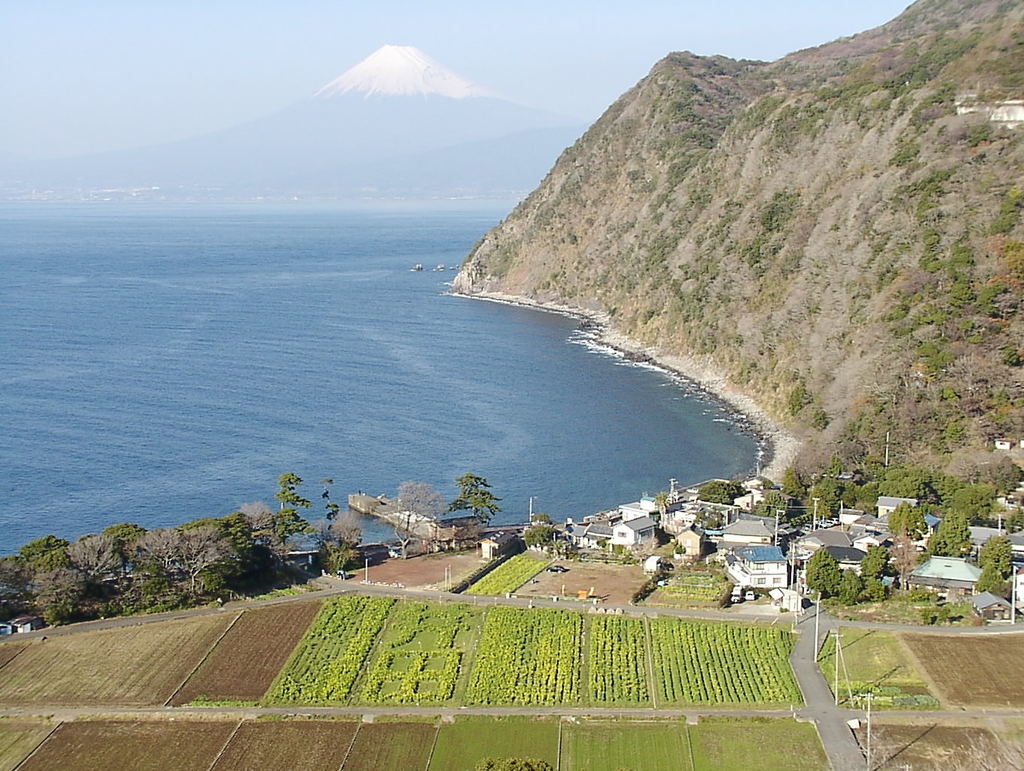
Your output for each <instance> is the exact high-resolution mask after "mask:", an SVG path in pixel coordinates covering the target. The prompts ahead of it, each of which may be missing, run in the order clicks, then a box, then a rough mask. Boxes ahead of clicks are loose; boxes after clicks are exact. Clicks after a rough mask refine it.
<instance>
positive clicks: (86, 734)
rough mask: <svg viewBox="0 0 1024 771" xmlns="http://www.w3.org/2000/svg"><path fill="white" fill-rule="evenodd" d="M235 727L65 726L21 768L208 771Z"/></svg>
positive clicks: (181, 723) (167, 723) (162, 724)
mask: <svg viewBox="0 0 1024 771" xmlns="http://www.w3.org/2000/svg"><path fill="white" fill-rule="evenodd" d="M235 725H236V723H228V722H199V721H175V722H171V721H152V722H122V721H95V722H90V721H83V722H75V723H63V724H62V725H61V726H60V727H59V728H57V730H56V731H54V732H53V735H52V736H50V738H49V739H47V740H46V741H45V742H43V744H42V746H41V747H40V748H39V749H38V750H36V752H35V754H34V755H32V756H31V757H30V758H29V759H28V760H27V761H26V762H25V763H24V764H23V765H22V766H21V767H20V768H21V770H22V771H53V769H72V768H82V769H89V771H125V769H132V771H179V769H180V771H193V770H194V769H198V768H209V767H210V764H211V763H213V759H214V758H215V757H217V753H218V752H220V751H221V748H222V747H223V746H224V743H225V742H226V741H227V740H228V737H229V736H231V732H232V731H234V730H235Z"/></svg>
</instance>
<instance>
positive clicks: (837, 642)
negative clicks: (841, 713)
mask: <svg viewBox="0 0 1024 771" xmlns="http://www.w3.org/2000/svg"><path fill="white" fill-rule="evenodd" d="M832 655H833V656H835V657H836V687H835V689H834V690H835V696H836V706H837V707H838V706H839V630H838V629H837V630H836V649H835V650H834V651H833V652H832Z"/></svg>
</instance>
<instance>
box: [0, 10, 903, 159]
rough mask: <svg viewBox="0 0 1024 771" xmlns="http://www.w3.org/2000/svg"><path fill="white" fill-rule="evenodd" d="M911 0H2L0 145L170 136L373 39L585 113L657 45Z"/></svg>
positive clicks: (214, 119) (331, 69) (284, 99)
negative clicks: (417, 51)
mask: <svg viewBox="0 0 1024 771" xmlns="http://www.w3.org/2000/svg"><path fill="white" fill-rule="evenodd" d="M908 3H909V0H859V1H858V2H844V1H841V0H728V2H709V0H674V1H671V0H515V1H514V2H511V1H508V0H506V1H505V2H494V1H493V0H408V1H405V0H375V1H374V0H362V1H361V2H350V0H331V1H328V0H292V1H291V2H284V0H277V1H276V2H265V1H263V0H124V1H119V0H92V1H91V2H82V1H81V0H71V1H67V2H60V1H58V0H32V1H31V2H16V0H6V1H5V2H3V3H0V105H2V107H0V157H2V156H3V155H5V154H7V155H10V154H14V155H19V156H23V157H56V156H62V155H76V154H81V153H87V152H95V151H101V150H107V149H114V148H121V147H129V146H139V145H146V144H153V143H158V142H164V141H168V140H174V139H180V138H184V137H187V136H192V135H195V134H199V133H205V132H208V131H212V130H216V129H219V128H223V127H226V126H229V125H232V124H235V123H239V122H241V121H244V120H247V119H251V118H256V117H259V116H262V115H265V114H267V113H270V112H273V111H275V110H277V109H279V108H281V107H283V106H285V105H287V104H290V103H292V102H295V101H298V100H300V99H304V98H307V97H308V96H309V95H310V94H312V92H313V91H315V90H316V89H317V88H318V87H319V86H321V85H323V84H324V83H325V82H327V81H329V80H331V79H333V78H334V77H336V76H337V75H339V74H341V73H342V72H343V71H344V70H346V69H348V68H349V67H351V66H352V65H353V64H355V63H356V62H358V61H359V60H360V59H362V58H363V57H365V56H367V55H368V54H370V53H372V52H373V51H374V50H376V49H377V48H378V47H379V46H381V45H384V44H385V43H396V44H400V45H414V46H417V47H418V48H421V49H423V50H424V51H426V52H427V53H428V54H430V55H431V56H433V57H434V58H435V59H437V60H439V61H440V62H441V63H443V64H445V65H447V66H448V67H450V68H451V69H453V70H455V71H456V72H458V73H459V74H461V75H463V76H464V77H466V78H469V79H470V80H473V81H476V82H477V83H480V84H482V85H484V86H487V87H490V88H492V89H494V90H496V91H498V92H500V93H502V94H504V95H505V96H507V97H509V98H511V99H514V100H516V101H518V102H522V103H524V104H528V105H531V106H535V107H543V108H546V109H549V110H552V111H555V112H559V113H563V114H567V115H571V116H575V117H578V118H580V119H581V120H582V121H591V120H593V119H594V118H596V117H597V116H598V115H600V113H601V112H602V111H603V110H604V108H605V107H607V106H608V105H609V104H610V103H611V102H612V101H613V100H614V99H615V98H616V97H617V96H618V95H619V94H621V93H622V92H623V91H625V90H626V89H627V88H629V87H630V86H631V85H633V83H635V82H636V81H637V80H639V79H640V78H641V77H643V76H644V74H646V72H647V71H648V70H649V69H650V67H651V65H653V64H654V62H656V61H657V60H658V59H660V58H661V57H662V56H664V55H665V54H666V53H668V52H669V51H679V50H690V51H693V52H695V53H698V54H725V55H727V56H732V57H736V58H749V59H769V60H770V59H775V58H778V57H779V56H782V55H783V54H785V53H788V52H789V51H792V50H796V49H799V48H805V47H807V46H812V45H818V44H819V43H824V42H827V41H829V40H832V39H834V38H836V37H840V36H843V35H850V34H853V33H856V32H860V31H862V30H865V29H868V28H870V27H874V26H877V25H878V24H881V23H883V22H885V21H887V20H888V19H890V18H892V17H893V16H895V15H897V14H898V13H899V12H900V11H901V10H902V9H903V8H904V7H905V6H906V5H907V4H908Z"/></svg>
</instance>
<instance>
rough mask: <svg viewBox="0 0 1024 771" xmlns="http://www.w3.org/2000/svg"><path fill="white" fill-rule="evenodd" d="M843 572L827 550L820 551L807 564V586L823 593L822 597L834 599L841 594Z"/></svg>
mask: <svg viewBox="0 0 1024 771" xmlns="http://www.w3.org/2000/svg"><path fill="white" fill-rule="evenodd" d="M842 578H843V577H842V572H841V571H840V570H839V563H838V562H837V561H836V558H835V557H833V556H832V555H831V554H829V553H828V551H827V550H826V549H818V550H817V551H816V552H814V556H813V557H811V561H810V562H808V563H807V586H808V587H809V588H811V589H813V590H815V591H818V592H821V596H822V597H834V596H835V595H836V594H838V592H839V585H840V582H841V581H842Z"/></svg>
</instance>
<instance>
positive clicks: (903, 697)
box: [818, 627, 939, 709]
mask: <svg viewBox="0 0 1024 771" xmlns="http://www.w3.org/2000/svg"><path fill="white" fill-rule="evenodd" d="M840 633H841V635H842V636H841V637H840V641H841V650H842V657H841V659H840V662H839V663H840V676H839V677H840V679H839V700H840V703H844V702H846V701H848V699H849V694H850V693H851V692H852V693H854V694H863V693H868V692H871V693H873V694H874V699H873V702H872V704H873V706H875V707H877V708H889V707H895V708H904V709H929V708H931V709H934V708H936V707H938V706H939V702H938V701H937V700H936V699H935V697H934V695H932V694H931V693H930V692H929V690H928V684H927V683H926V682H925V680H924V678H923V677H922V676H921V673H920V672H919V671H918V670H917V667H916V666H915V665H914V662H913V660H912V659H911V656H910V654H909V653H908V651H907V650H906V648H905V647H904V644H903V642H902V640H901V639H900V637H899V636H898V635H896V634H893V633H890V632H882V631H878V630H874V629H858V628H855V627H843V628H841V629H840ZM835 653H836V643H835V638H834V637H832V636H830V637H829V638H828V639H827V640H826V641H825V644H824V645H823V646H822V648H821V653H820V654H819V656H818V665H819V666H820V667H821V672H822V674H823V675H824V676H825V681H826V682H827V683H828V684H829V687H830V688H832V689H833V691H834V690H835V665H836V658H835ZM847 675H849V679H850V682H849V683H848V684H847V682H846V676H847Z"/></svg>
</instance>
